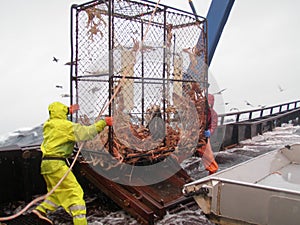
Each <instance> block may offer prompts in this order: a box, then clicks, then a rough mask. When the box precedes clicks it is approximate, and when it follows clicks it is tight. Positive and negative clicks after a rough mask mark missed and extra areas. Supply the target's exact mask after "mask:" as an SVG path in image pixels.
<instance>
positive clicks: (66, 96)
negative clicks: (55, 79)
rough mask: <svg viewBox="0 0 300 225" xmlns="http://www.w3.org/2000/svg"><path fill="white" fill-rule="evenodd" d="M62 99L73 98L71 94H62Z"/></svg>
mask: <svg viewBox="0 0 300 225" xmlns="http://www.w3.org/2000/svg"><path fill="white" fill-rule="evenodd" d="M60 96H61V97H62V98H69V97H71V96H70V95H69V94H61V95H60Z"/></svg>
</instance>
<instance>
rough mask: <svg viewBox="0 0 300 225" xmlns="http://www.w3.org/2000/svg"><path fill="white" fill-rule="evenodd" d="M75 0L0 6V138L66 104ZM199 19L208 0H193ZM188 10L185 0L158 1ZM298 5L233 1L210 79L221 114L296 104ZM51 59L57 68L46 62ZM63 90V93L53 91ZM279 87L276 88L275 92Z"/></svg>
mask: <svg viewBox="0 0 300 225" xmlns="http://www.w3.org/2000/svg"><path fill="white" fill-rule="evenodd" d="M84 2H87V1H82V0H78V1H76V0H72V1H68V0H48V1H46V0H26V1H21V0H9V1H4V2H3V4H2V6H1V8H0V15H1V20H0V30H1V35H0V40H1V41H0V69H1V74H0V77H1V83H0V91H1V97H0V98H1V114H0V122H1V123H0V135H3V134H6V133H8V132H12V131H15V130H17V129H19V128H24V127H34V126H37V125H40V124H42V123H43V122H44V121H45V120H47V119H48V112H47V107H48V105H49V103H51V102H53V101H57V100H58V101H62V102H63V103H65V104H68V103H69V100H67V99H63V98H61V94H65V93H69V74H70V73H69V67H68V66H65V65H64V64H65V63H66V62H68V61H70V7H71V5H72V4H74V3H78V4H80V3H84ZM193 2H194V5H195V7H196V10H197V13H198V14H199V15H202V16H205V15H206V13H207V10H208V7H209V4H210V1H209V0H194V1H193ZM161 3H162V4H166V5H170V6H172V7H175V8H180V9H183V10H186V11H189V12H191V9H190V6H189V3H188V0H161ZM299 12H300V1H298V0H285V1H284V0H236V1H235V4H234V6H233V9H232V11H231V14H230V17H229V20H228V22H227V24H226V27H225V29H224V31H223V34H222V37H221V40H220V42H219V44H218V47H217V49H216V52H215V55H214V58H213V61H212V64H211V67H210V76H212V77H214V79H215V80H216V82H217V85H218V87H219V88H220V89H223V88H226V90H225V91H224V92H223V99H224V102H229V104H228V106H226V107H225V111H229V110H230V109H231V108H233V107H238V108H239V109H240V110H243V109H250V108H249V106H247V105H246V104H245V101H246V100H247V101H249V102H250V103H251V104H253V105H254V106H258V105H274V104H277V103H278V104H279V103H284V102H288V101H290V100H298V99H299V94H298V93H299V91H298V89H297V88H298V86H299V83H300V82H299V81H300V76H299V74H300V62H299V59H300V28H299V27H300V26H299V22H300V16H299ZM53 56H55V57H57V58H58V59H59V61H58V62H57V63H55V62H53V61H52V58H53ZM56 85H61V86H63V89H61V88H56ZM279 85H280V87H281V88H283V89H284V91H279V88H278V86H279Z"/></svg>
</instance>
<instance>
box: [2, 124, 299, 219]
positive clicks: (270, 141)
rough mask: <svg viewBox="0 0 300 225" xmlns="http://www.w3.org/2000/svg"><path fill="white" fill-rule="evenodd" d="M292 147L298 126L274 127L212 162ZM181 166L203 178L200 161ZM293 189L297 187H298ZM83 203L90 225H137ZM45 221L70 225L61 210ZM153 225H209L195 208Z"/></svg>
mask: <svg viewBox="0 0 300 225" xmlns="http://www.w3.org/2000/svg"><path fill="white" fill-rule="evenodd" d="M295 143H300V127H299V126H295V127H292V126H283V127H278V128H276V129H275V130H274V131H273V132H267V133H264V134H263V135H261V136H257V137H254V138H252V140H246V141H243V142H242V143H241V145H240V146H236V147H235V148H232V149H229V150H226V151H223V152H218V153H216V161H217V162H218V164H219V168H220V170H223V169H225V168H229V167H231V166H233V165H236V164H238V163H241V162H244V161H246V160H248V159H252V158H254V157H256V156H258V155H261V154H264V153H266V152H269V151H273V150H276V149H279V148H282V147H284V146H285V145H291V144H295ZM181 166H182V168H183V169H185V171H186V172H187V173H188V174H189V175H190V176H191V177H192V178H193V179H195V180H196V179H199V178H202V177H204V176H207V171H205V169H204V167H203V165H202V163H201V159H200V158H197V157H192V158H190V159H188V160H186V161H184V162H183V163H182V164H181ZM296 169H299V168H296ZM295 185H297V186H298V185H299V184H295ZM85 199H86V202H87V218H88V223H89V224H90V225H100V224H106V225H121V224H122V225H123V224H131V225H139V222H138V221H137V220H135V219H134V218H133V217H132V216H130V215H129V214H128V213H126V212H125V211H124V210H122V209H121V208H120V207H118V206H117V205H116V204H115V203H114V202H112V201H111V200H110V199H109V198H108V197H107V196H105V195H104V194H103V193H94V192H86V195H85ZM24 206H25V204H24V202H15V203H10V204H6V205H2V206H0V212H1V215H2V216H3V215H4V214H6V215H8V214H12V213H14V212H17V211H19V210H20V209H21V208H23V207H24ZM183 207H184V206H183ZM49 217H50V218H51V219H52V220H53V221H54V223H55V224H60V225H61V224H64V225H72V220H71V218H70V216H69V215H68V214H67V213H66V212H64V210H63V209H59V210H58V211H56V212H55V213H52V214H51V215H49ZM7 224H11V223H7ZM155 224H156V225H163V224H174V225H176V224H178V225H179V224H188V225H201V224H203V225H213V223H212V222H210V221H209V220H208V219H207V218H206V217H205V215H204V214H203V213H202V211H201V210H200V209H199V208H198V207H195V206H192V207H186V208H184V209H183V210H181V211H178V212H169V213H167V215H165V216H164V218H163V219H161V220H159V221H157V222H156V223H155Z"/></svg>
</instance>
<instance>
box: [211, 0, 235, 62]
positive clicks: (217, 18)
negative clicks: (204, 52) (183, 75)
mask: <svg viewBox="0 0 300 225" xmlns="http://www.w3.org/2000/svg"><path fill="white" fill-rule="evenodd" d="M233 3H234V0H212V2H211V4H210V7H209V10H208V13H207V16H206V19H207V27H208V30H207V37H208V66H209V65H210V63H211V61H212V58H213V56H214V53H215V50H216V48H217V45H218V42H219V40H220V37H221V34H222V31H223V28H224V26H225V24H226V22H227V19H228V16H229V14H230V11H231V8H232V6H233Z"/></svg>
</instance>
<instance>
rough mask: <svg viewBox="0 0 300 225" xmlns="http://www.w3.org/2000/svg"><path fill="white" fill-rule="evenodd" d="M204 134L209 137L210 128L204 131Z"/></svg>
mask: <svg viewBox="0 0 300 225" xmlns="http://www.w3.org/2000/svg"><path fill="white" fill-rule="evenodd" d="M204 136H205V137H206V138H209V137H210V130H206V131H204Z"/></svg>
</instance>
